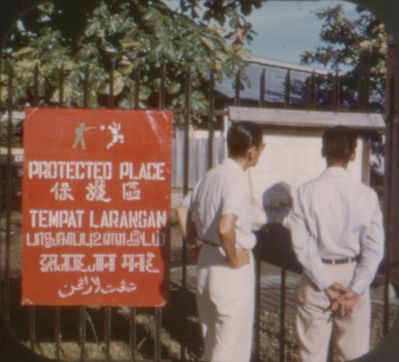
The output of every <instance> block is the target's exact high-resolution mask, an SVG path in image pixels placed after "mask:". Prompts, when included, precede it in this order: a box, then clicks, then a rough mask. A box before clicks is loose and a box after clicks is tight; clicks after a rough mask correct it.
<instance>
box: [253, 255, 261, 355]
mask: <svg viewBox="0 0 399 362" xmlns="http://www.w3.org/2000/svg"><path fill="white" fill-rule="evenodd" d="M261 274H262V261H261V260H260V258H256V274H255V278H256V283H255V286H256V289H255V356H254V358H255V361H256V362H259V361H260V322H261V285H260V283H261Z"/></svg>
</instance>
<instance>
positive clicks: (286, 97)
mask: <svg viewBox="0 0 399 362" xmlns="http://www.w3.org/2000/svg"><path fill="white" fill-rule="evenodd" d="M290 101H291V70H290V69H288V70H287V75H286V76H285V94H284V107H285V108H288V106H289V105H290Z"/></svg>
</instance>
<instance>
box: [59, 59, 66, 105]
mask: <svg viewBox="0 0 399 362" xmlns="http://www.w3.org/2000/svg"><path fill="white" fill-rule="evenodd" d="M64 75H65V72H64V65H61V68H60V69H59V76H58V89H59V100H58V103H59V104H58V105H59V107H64Z"/></svg>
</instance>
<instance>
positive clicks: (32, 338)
mask: <svg viewBox="0 0 399 362" xmlns="http://www.w3.org/2000/svg"><path fill="white" fill-rule="evenodd" d="M38 105H39V66H38V65H37V64H36V66H35V69H34V73H33V106H34V107H37V106H38ZM29 344H30V348H31V349H32V350H34V348H35V344H36V307H34V306H32V307H30V308H29Z"/></svg>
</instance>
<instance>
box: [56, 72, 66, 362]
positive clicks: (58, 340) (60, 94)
mask: <svg viewBox="0 0 399 362" xmlns="http://www.w3.org/2000/svg"><path fill="white" fill-rule="evenodd" d="M64 76H65V72H64V65H62V66H61V68H60V69H59V73H58V87H59V88H58V106H59V107H64ZM54 324H55V325H54V332H55V336H54V337H55V358H56V359H57V360H59V359H60V356H61V355H60V352H61V309H60V307H56V308H55V322H54Z"/></svg>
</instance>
